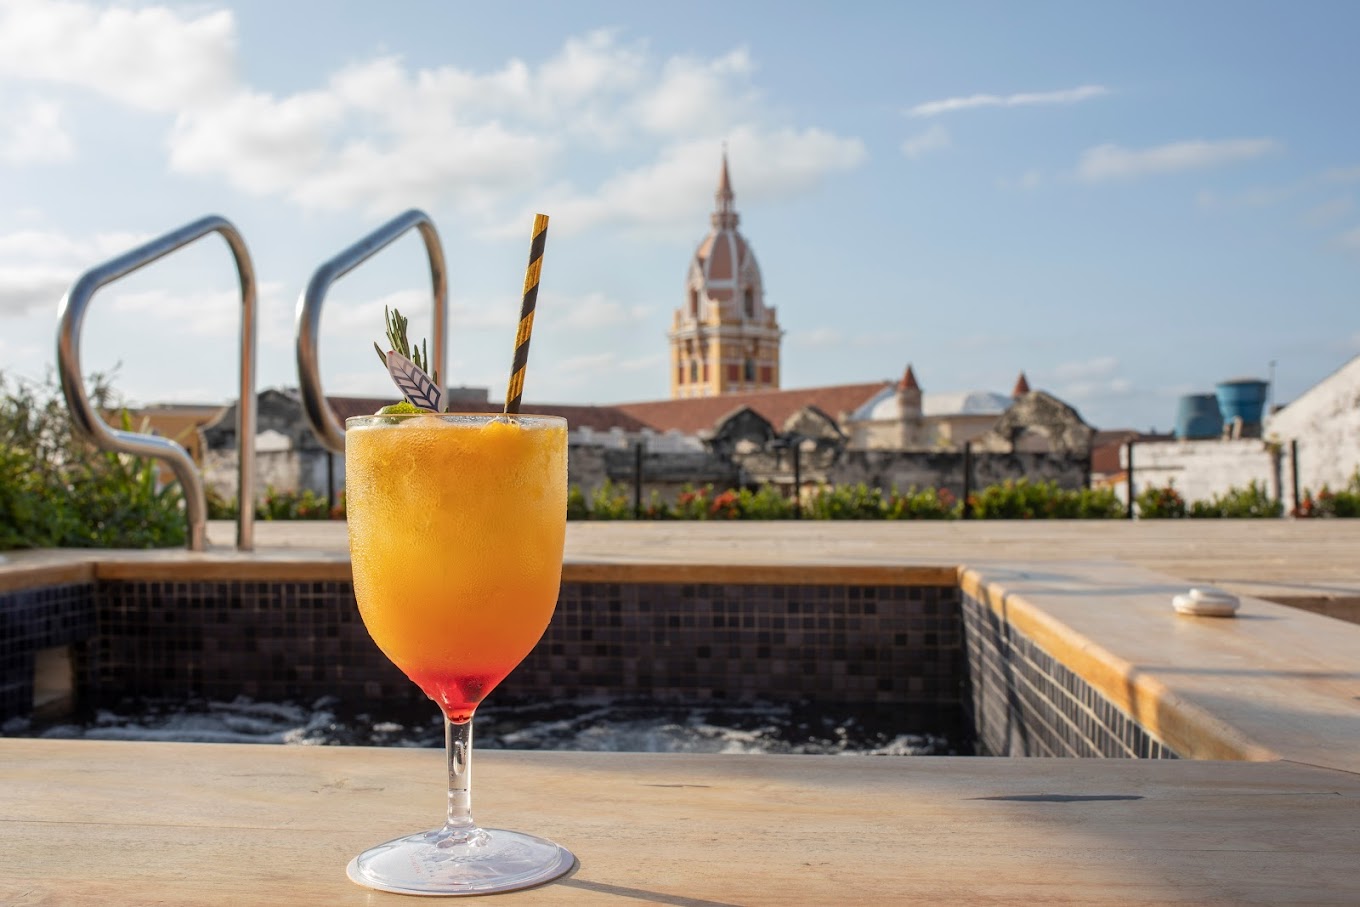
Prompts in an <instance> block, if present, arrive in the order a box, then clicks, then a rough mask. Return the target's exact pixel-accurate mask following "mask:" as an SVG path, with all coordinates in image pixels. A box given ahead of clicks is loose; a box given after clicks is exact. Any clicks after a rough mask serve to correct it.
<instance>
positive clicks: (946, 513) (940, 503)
mask: <svg viewBox="0 0 1360 907" xmlns="http://www.w3.org/2000/svg"><path fill="white" fill-rule="evenodd" d="M962 510H963V507H962V505H961V504H960V503H959V500H958V498H956V497H954V495H953V493H952V492H951V491H950V490H949V489H947V488H938V489H936V488H927V489H925V490H923V491H918V490H917V489H915V488H909V489H907V492H906V493H905V494H903V493H900V492H899V491H898V490H897V489H896V488H894V489H893V490H892V491H891V492H889V494H888V497H887V500H885V501H884V502H883V516H884V518H886V519H889V520H948V519H953V518H955V517H958V516H959V515H960V513H961V512H962Z"/></svg>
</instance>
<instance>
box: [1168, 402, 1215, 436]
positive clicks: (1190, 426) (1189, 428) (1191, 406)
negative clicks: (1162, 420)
mask: <svg viewBox="0 0 1360 907" xmlns="http://www.w3.org/2000/svg"><path fill="white" fill-rule="evenodd" d="M1222 434H1223V414H1222V413H1220V412H1219V410H1218V397H1217V396H1215V395H1214V394H1186V395H1185V396H1184V397H1181V399H1180V402H1179V404H1177V406H1176V437H1177V438H1180V439H1181V440H1183V441H1186V440H1189V441H1194V440H1200V439H1204V438H1217V437H1219V436H1221V435H1222Z"/></svg>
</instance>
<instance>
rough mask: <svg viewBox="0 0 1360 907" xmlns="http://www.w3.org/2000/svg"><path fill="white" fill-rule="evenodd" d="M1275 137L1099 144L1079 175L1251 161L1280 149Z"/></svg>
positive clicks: (1105, 176) (1125, 175) (1101, 176)
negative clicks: (1146, 144)
mask: <svg viewBox="0 0 1360 907" xmlns="http://www.w3.org/2000/svg"><path fill="white" fill-rule="evenodd" d="M1279 148H1280V145H1279V143H1278V142H1276V141H1275V140H1274V139H1222V140H1219V141H1205V140H1202V139H1196V140H1192V141H1186V142H1172V143H1170V144H1167V145H1157V146H1155V147H1152V148H1141V149H1129V148H1121V147H1120V146H1118V145H1099V146H1097V147H1095V148H1090V149H1087V150H1086V151H1085V152H1084V153H1083V154H1082V156H1081V161H1080V163H1079V164H1078V165H1077V177H1078V178H1079V179H1081V180H1084V181H1086V182H1092V183H1094V182H1101V181H1104V180H1112V179H1129V178H1133V177H1138V176H1146V175H1147V174H1152V173H1175V172H1178V171H1182V170H1196V169H1202V168H1205V167H1215V166H1218V165H1220V164H1227V163H1232V162H1234V161H1243V160H1250V159H1252V158H1257V157H1261V156H1263V155H1266V154H1270V153H1271V152H1273V151H1277V150H1279Z"/></svg>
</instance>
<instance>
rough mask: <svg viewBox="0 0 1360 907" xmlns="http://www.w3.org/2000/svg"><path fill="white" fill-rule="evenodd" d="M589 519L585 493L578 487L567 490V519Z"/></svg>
mask: <svg viewBox="0 0 1360 907" xmlns="http://www.w3.org/2000/svg"><path fill="white" fill-rule="evenodd" d="M589 518H590V505H589V504H587V503H586V493H585V492H584V491H582V490H581V486H580V485H573V486H571V487H570V488H568V489H567V519H569V520H586V519H589Z"/></svg>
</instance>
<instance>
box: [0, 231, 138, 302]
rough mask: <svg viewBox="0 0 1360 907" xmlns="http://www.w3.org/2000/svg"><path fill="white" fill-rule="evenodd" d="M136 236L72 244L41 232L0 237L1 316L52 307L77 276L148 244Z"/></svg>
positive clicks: (102, 237) (114, 235) (121, 235)
mask: <svg viewBox="0 0 1360 907" xmlns="http://www.w3.org/2000/svg"><path fill="white" fill-rule="evenodd" d="M147 238H148V237H146V236H143V235H139V234H134V233H101V234H97V235H95V236H92V237H88V238H86V239H75V238H72V237H70V236H67V235H65V234H61V233H52V232H49V231H43V230H21V231H18V232H15V233H9V234H4V235H0V315H23V314H24V313H25V312H29V311H33V310H37V309H40V308H43V307H50V309H51V311H53V312H56V310H57V304H58V303H59V302H60V301H61V298H62V297H63V296H65V295H66V291H67V290H69V289H70V288H71V284H72V283H73V282H74V281H75V279H76V277H78V276H79V275H80V273H81V272H82V271H84V270H86V269H88V268H91V267H94V266H95V265H98V264H101V263H102V262H104V261H105V260H107V259H109V258H112V257H113V256H115V255H118V254H121V253H123V252H126V251H127V250H129V249H131V248H133V247H134V246H137V245H139V244H141V243H143V242H145V241H146V239H147Z"/></svg>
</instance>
